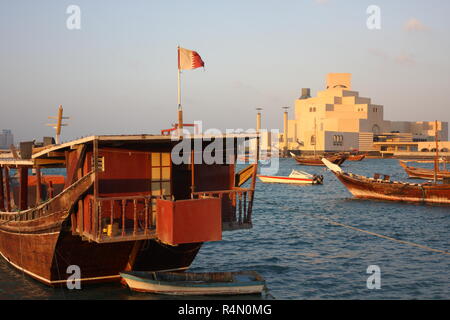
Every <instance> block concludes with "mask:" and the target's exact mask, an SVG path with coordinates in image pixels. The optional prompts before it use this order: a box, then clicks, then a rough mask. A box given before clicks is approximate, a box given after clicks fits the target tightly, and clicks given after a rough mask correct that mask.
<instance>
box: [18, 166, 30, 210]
mask: <svg viewBox="0 0 450 320" xmlns="http://www.w3.org/2000/svg"><path fill="white" fill-rule="evenodd" d="M18 170H19V181H20V191H19V210H26V209H28V167H19V168H18Z"/></svg>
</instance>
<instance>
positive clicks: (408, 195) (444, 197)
mask: <svg viewBox="0 0 450 320" xmlns="http://www.w3.org/2000/svg"><path fill="white" fill-rule="evenodd" d="M322 161H323V162H324V164H325V165H326V166H327V167H328V169H330V170H331V172H333V173H334V175H335V176H336V177H337V178H338V179H339V181H341V182H342V184H343V185H344V186H345V187H346V188H347V189H348V191H350V193H352V194H353V196H355V197H356V198H360V199H374V200H390V201H399V202H403V201H404V202H418V203H437V204H450V184H437V183H422V184H418V183H405V182H398V181H391V180H390V177H389V176H387V175H384V176H383V178H381V175H379V174H375V176H374V177H373V178H368V177H365V176H361V175H357V174H353V173H347V172H344V171H343V170H342V169H341V168H340V167H339V166H338V165H335V164H333V163H331V162H330V161H328V160H327V159H322Z"/></svg>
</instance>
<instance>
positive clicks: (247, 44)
mask: <svg viewBox="0 0 450 320" xmlns="http://www.w3.org/2000/svg"><path fill="white" fill-rule="evenodd" d="M69 5H78V6H79V7H80V9H81V29H80V30H69V29H68V28H67V27H66V21H67V19H68V18H69V16H70V15H69V14H67V13H66V10H67V7H68V6H69ZM369 5H377V6H379V7H380V9H381V29H380V30H369V29H368V28H367V26H366V21H367V19H368V17H369V15H368V14H367V13H366V10H367V7H368V6H369ZM449 15H450V1H448V0H428V1H425V0H422V1H420V0H417V1H415V0H370V1H366V0H297V1H290V0H282V1H275V0H274V1H263V0H240V1H234V0H226V1H225V0H223V1H211V0H209V1H206V0H205V1H201V0H191V1H170V0H165V1H163V0H158V1H150V0H145V1H144V0H142V1H140V0H133V1H125V0H122V1H119V0H108V1H106V0H95V1H94V0H70V1H65V0H42V1H35V0H29V1H25V0H0V40H1V50H0V88H1V89H0V90H1V91H0V108H1V109H0V110H1V112H0V129H12V130H13V133H14V135H15V138H16V139H15V140H16V142H18V141H19V140H31V139H37V140H41V139H42V137H43V136H49V135H53V129H51V128H49V127H46V126H45V124H46V123H48V121H49V120H48V119H47V116H50V115H56V112H57V107H58V105H59V104H62V105H63V107H64V112H65V115H67V116H70V117H71V119H70V120H69V127H67V128H64V130H63V135H62V139H63V140H69V139H73V138H77V137H81V136H86V135H92V134H125V133H157V132H159V131H160V130H161V129H164V128H168V127H170V126H171V124H172V123H174V122H175V121H176V110H177V51H176V47H177V45H180V46H182V47H185V48H188V49H192V50H195V51H197V52H198V53H199V54H200V55H201V56H202V58H203V60H204V61H205V64H206V69H205V71H203V69H196V70H191V71H186V72H184V73H183V75H182V84H183V105H184V111H185V122H192V121H193V120H203V121H204V126H206V127H208V128H211V127H213V128H219V129H225V128H250V127H254V126H255V113H256V111H255V108H256V107H262V108H264V110H263V118H262V126H263V127H267V128H282V125H283V122H282V110H281V107H284V106H290V107H292V106H293V103H294V100H295V99H296V98H298V97H299V95H300V90H301V88H302V87H309V88H311V90H312V94H313V95H315V93H316V92H317V91H318V90H322V89H324V87H325V77H326V74H327V73H329V72H349V73H352V74H353V89H354V90H357V91H359V92H360V94H361V95H362V96H365V97H370V98H372V101H373V103H376V104H382V105H384V106H385V119H386V120H405V121H420V120H429V121H432V120H436V119H438V120H443V121H450V113H449V111H448V110H449V106H450V103H449V102H450V96H449V91H450V59H449V57H450V41H449V39H450V36H449V31H450V19H448V16H449ZM291 110H292V109H291ZM291 116H292V115H291Z"/></svg>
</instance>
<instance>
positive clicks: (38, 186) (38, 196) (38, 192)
mask: <svg viewBox="0 0 450 320" xmlns="http://www.w3.org/2000/svg"><path fill="white" fill-rule="evenodd" d="M41 195H42V181H41V168H40V167H36V206H38V205H39V204H40V203H41V200H42V198H41Z"/></svg>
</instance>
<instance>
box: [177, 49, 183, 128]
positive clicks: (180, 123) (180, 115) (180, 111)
mask: <svg viewBox="0 0 450 320" xmlns="http://www.w3.org/2000/svg"><path fill="white" fill-rule="evenodd" d="M177 49H178V134H179V135H182V132H183V108H182V107H181V70H180V46H177Z"/></svg>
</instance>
